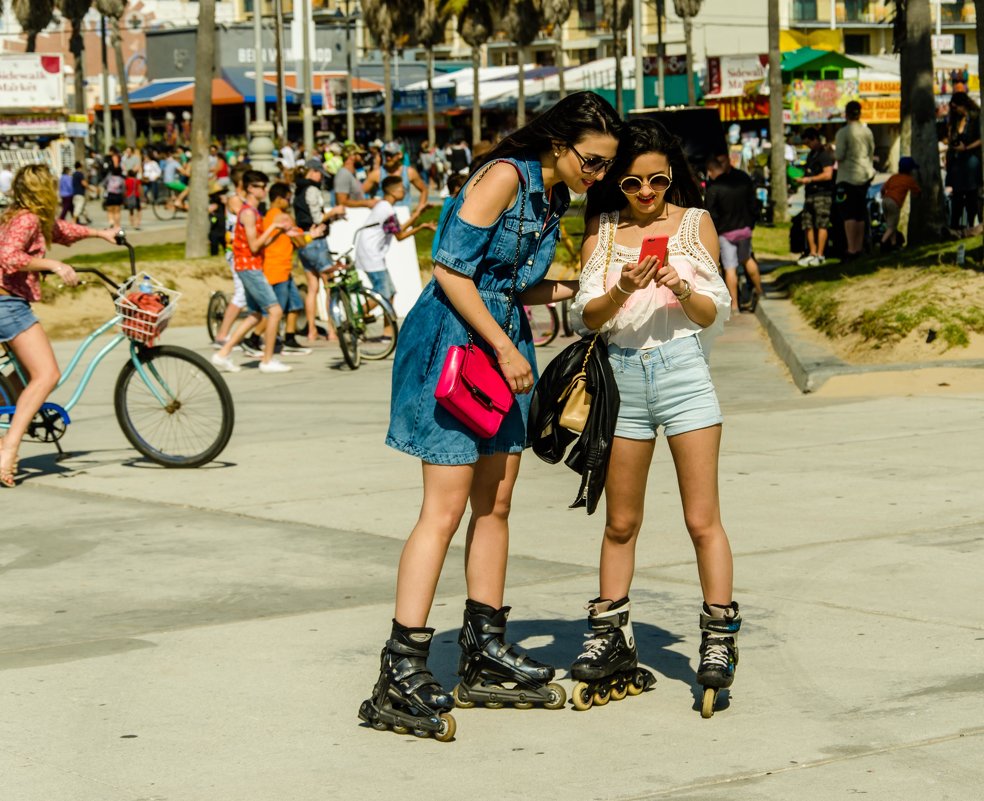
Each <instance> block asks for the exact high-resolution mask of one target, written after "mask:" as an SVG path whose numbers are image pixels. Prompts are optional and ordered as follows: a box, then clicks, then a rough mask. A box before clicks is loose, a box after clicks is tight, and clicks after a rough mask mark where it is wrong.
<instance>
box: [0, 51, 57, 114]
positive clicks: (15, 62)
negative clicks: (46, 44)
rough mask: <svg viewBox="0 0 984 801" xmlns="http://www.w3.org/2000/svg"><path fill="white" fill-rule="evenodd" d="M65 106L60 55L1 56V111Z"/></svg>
mask: <svg viewBox="0 0 984 801" xmlns="http://www.w3.org/2000/svg"><path fill="white" fill-rule="evenodd" d="M63 108H65V80H64V78H63V77H62V57H61V55H60V54H54V55H48V54H42V53H16V54H4V55H0V109H3V110H4V111H16V110H25V111H27V110H31V109H63Z"/></svg>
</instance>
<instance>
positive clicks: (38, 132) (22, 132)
mask: <svg viewBox="0 0 984 801" xmlns="http://www.w3.org/2000/svg"><path fill="white" fill-rule="evenodd" d="M64 133H65V120H63V119H62V118H61V117H51V116H38V117H33V116H28V117H24V116H17V117H8V116H3V117H0V136H60V135H61V134H64Z"/></svg>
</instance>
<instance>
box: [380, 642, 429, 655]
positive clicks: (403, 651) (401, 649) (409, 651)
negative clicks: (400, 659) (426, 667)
mask: <svg viewBox="0 0 984 801" xmlns="http://www.w3.org/2000/svg"><path fill="white" fill-rule="evenodd" d="M427 642H428V645H429V644H430V640H428V641H427ZM386 650H389V651H391V652H392V653H394V654H399V655H400V656H422V657H425V658H426V657H427V655H428V654H429V653H430V648H429V647H428V648H414V647H413V646H412V645H410V644H409V643H402V642H400V641H399V640H387V641H386Z"/></svg>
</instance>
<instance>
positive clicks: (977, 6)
mask: <svg viewBox="0 0 984 801" xmlns="http://www.w3.org/2000/svg"><path fill="white" fill-rule="evenodd" d="M974 10H975V12H976V15H977V76H978V80H980V76H982V75H984V0H974ZM981 180H982V181H984V159H981ZM982 186H984V183H982ZM981 263H984V244H982V247H981Z"/></svg>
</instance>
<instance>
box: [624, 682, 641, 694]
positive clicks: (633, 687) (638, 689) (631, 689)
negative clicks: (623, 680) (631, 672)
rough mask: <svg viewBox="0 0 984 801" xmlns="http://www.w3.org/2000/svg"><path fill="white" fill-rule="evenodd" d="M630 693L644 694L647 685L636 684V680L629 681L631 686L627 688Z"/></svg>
mask: <svg viewBox="0 0 984 801" xmlns="http://www.w3.org/2000/svg"><path fill="white" fill-rule="evenodd" d="M625 689H626V691H627V692H628V694H629V695H642V694H643V692H645V689H646V688H645V687H643V686H641V685H639V684H636V683H635V682H634V681H630V682H629V686H628V687H626V688H625Z"/></svg>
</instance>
